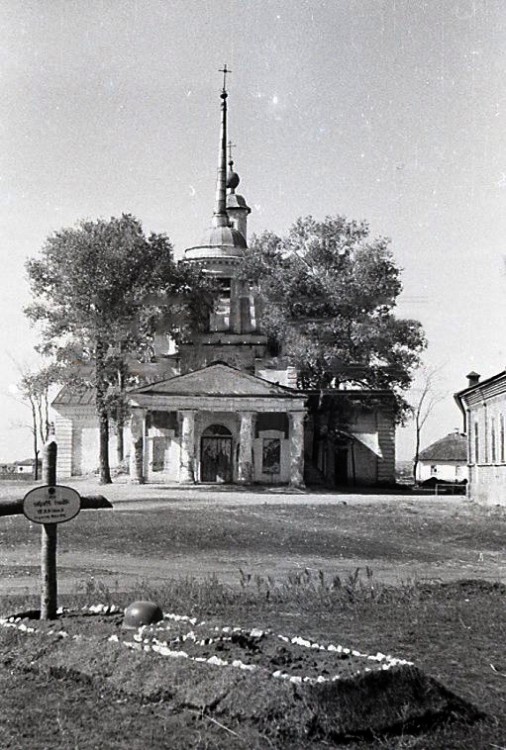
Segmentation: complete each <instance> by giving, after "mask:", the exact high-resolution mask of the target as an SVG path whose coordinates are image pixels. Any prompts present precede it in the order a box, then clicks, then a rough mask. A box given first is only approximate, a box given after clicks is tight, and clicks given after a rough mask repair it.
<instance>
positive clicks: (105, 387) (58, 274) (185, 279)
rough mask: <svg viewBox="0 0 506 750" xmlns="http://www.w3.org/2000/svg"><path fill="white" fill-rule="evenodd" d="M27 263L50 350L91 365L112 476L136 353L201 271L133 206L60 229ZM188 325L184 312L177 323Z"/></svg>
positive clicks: (32, 312) (107, 478) (102, 458)
mask: <svg viewBox="0 0 506 750" xmlns="http://www.w3.org/2000/svg"><path fill="white" fill-rule="evenodd" d="M26 269H27V272H28V279H29V283H30V287H31V291H32V296H33V303H32V304H31V305H30V306H29V307H28V308H26V311H25V312H26V314H27V315H28V317H29V318H30V319H31V320H32V321H35V322H38V323H40V324H41V326H42V336H43V345H42V347H41V348H42V350H43V351H44V352H45V353H52V354H53V355H55V357H56V359H57V360H58V361H62V362H67V363H71V364H75V363H79V364H85V365H87V368H85V369H87V371H88V372H89V373H90V375H89V385H90V386H92V387H93V388H94V391H95V406H96V412H97V416H98V420H99V434H100V439H99V444H100V448H99V453H100V455H99V466H100V482H101V483H103V484H108V483H110V482H111V473H110V466H109V420H110V416H111V413H113V414H115V413H116V414H117V413H118V412H117V409H118V408H119V404H120V401H121V399H118V391H120V393H121V394H122V393H123V391H124V388H125V382H126V380H125V377H124V376H125V371H126V370H127V368H128V357H129V356H131V355H132V354H133V353H135V354H136V356H141V353H142V350H144V351H145V350H146V349H148V348H149V341H150V338H151V337H152V335H153V333H154V331H155V329H156V325H157V320H159V318H160V315H161V314H162V313H163V315H164V316H165V319H166V322H167V321H168V320H169V319H170V310H171V299H172V298H173V297H177V299H178V300H181V299H183V300H184V299H185V298H188V297H192V295H193V293H194V292H195V283H194V282H195V277H194V276H192V274H191V271H190V270H189V269H187V268H185V267H184V266H181V267H178V266H177V265H176V263H175V262H174V256H173V249H172V245H171V243H170V241H169V240H168V239H167V237H165V236H164V235H157V234H151V235H150V236H149V237H146V236H145V234H144V232H143V230H142V226H141V224H140V222H139V221H138V220H137V219H135V218H134V217H133V216H131V215H129V214H123V215H122V216H121V217H120V218H114V217H113V218H111V219H110V220H109V221H105V220H102V219H99V220H97V221H83V222H81V223H80V224H78V225H77V226H76V227H75V228H68V229H62V230H61V231H59V232H56V233H55V234H53V235H51V236H50V237H48V239H47V240H46V242H45V244H44V246H43V248H42V251H41V255H40V257H39V258H32V259H30V260H28V261H27V264H26ZM195 293H196V296H197V297H199V296H200V295H199V294H198V290H197V292H195ZM198 304H201V303H200V302H199V303H195V305H198ZM174 307H179V308H180V307H181V304H180V302H178V305H175V306H174ZM188 307H189V308H190V312H189V313H188V314H187V317H191V315H192V310H191V308H192V306H191V305H189V306H188ZM179 312H180V310H179ZM181 325H184V321H183V323H181V315H178V320H177V322H176V321H175V320H174V327H175V328H176V327H181ZM118 373H121V377H120V380H118V377H119V376H118ZM118 384H119V387H118ZM121 408H123V405H121Z"/></svg>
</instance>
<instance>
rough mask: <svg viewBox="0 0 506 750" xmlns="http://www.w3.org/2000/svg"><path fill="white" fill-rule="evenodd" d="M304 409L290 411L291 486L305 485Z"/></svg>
mask: <svg viewBox="0 0 506 750" xmlns="http://www.w3.org/2000/svg"><path fill="white" fill-rule="evenodd" d="M305 416H306V414H305V412H303V411H294V412H290V487H304V486H305V485H304V417H305Z"/></svg>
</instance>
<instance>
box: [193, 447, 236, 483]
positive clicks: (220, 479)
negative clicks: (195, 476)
mask: <svg viewBox="0 0 506 750" xmlns="http://www.w3.org/2000/svg"><path fill="white" fill-rule="evenodd" d="M200 467H201V468H200V481H201V482H217V483H218V484H224V483H226V482H231V481H232V438H231V437H223V436H221V435H220V436H209V437H203V438H202V441H201V451H200Z"/></svg>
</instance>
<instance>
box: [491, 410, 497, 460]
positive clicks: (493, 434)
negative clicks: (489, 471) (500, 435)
mask: <svg viewBox="0 0 506 750" xmlns="http://www.w3.org/2000/svg"><path fill="white" fill-rule="evenodd" d="M490 450H491V455H492V463H493V464H495V459H496V451H495V417H492V418H491V420H490Z"/></svg>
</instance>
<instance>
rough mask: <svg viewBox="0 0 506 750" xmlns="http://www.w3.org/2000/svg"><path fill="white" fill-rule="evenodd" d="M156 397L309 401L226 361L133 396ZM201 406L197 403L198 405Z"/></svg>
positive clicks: (132, 392)
mask: <svg viewBox="0 0 506 750" xmlns="http://www.w3.org/2000/svg"><path fill="white" fill-rule="evenodd" d="M141 393H144V394H152V395H155V394H156V395H163V396H195V397H199V396H235V397H237V396H239V397H241V396H250V397H251V396H256V397H262V396H263V397H265V396H267V397H272V396H275V397H276V398H280V397H281V398H283V397H285V398H294V397H295V398H297V397H300V398H305V394H304V393H302V392H301V391H297V390H295V389H294V388H288V387H287V386H282V385H278V384H277V383H271V382H270V381H269V380H264V379H263V378H259V377H257V376H256V375H250V374H249V373H247V372H243V371H242V370H238V369H236V368H235V367H231V366H230V365H227V364H226V363H225V362H215V363H213V364H210V365H208V366H207V367H203V368H202V369H200V370H194V371H193V372H188V373H186V374H185V375H176V376H175V377H172V378H169V379H168V380H162V381H160V382H158V383H151V384H150V385H145V386H142V387H141V388H135V389H134V390H133V391H129V394H130V395H132V396H135V394H141ZM196 406H197V404H196Z"/></svg>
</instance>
